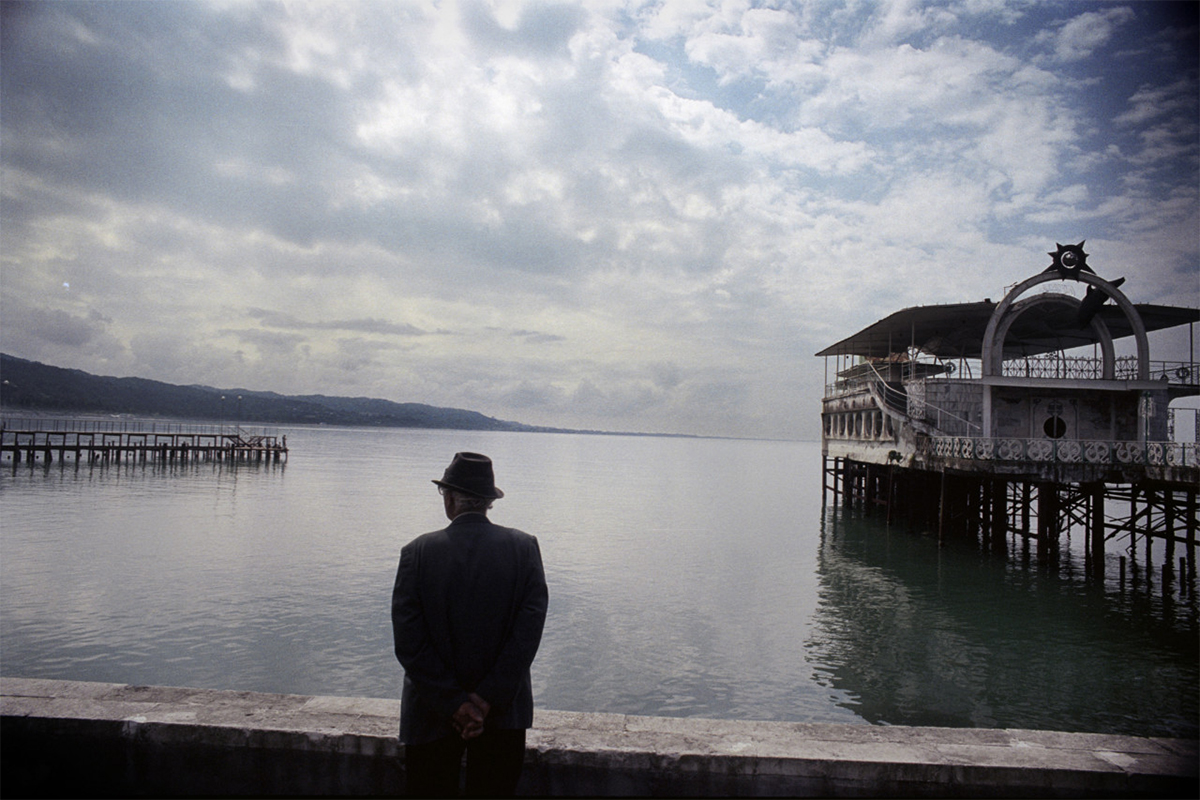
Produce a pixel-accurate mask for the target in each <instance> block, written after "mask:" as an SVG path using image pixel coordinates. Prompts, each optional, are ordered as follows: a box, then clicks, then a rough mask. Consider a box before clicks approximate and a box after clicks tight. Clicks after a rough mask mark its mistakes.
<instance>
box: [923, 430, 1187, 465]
mask: <svg viewBox="0 0 1200 800" xmlns="http://www.w3.org/2000/svg"><path fill="white" fill-rule="evenodd" d="M922 450H923V454H924V455H927V456H935V457H938V458H962V459H974V460H978V461H1013V462H1024V463H1063V464H1127V465H1146V466H1156V467H1191V468H1196V467H1200V444H1194V443H1190V442H1130V441H1121V442H1109V441H1094V440H1087V441H1080V440H1076V439H1017V438H1009V437H994V438H989V437H982V436H933V437H930V438H929V439H928V440H926V442H925V443H924V446H923V448H922Z"/></svg>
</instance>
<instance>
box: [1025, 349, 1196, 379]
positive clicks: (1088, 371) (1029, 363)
mask: <svg viewBox="0 0 1200 800" xmlns="http://www.w3.org/2000/svg"><path fill="white" fill-rule="evenodd" d="M1113 373H1114V374H1113V378H1114V379H1115V380H1119V381H1132V380H1137V377H1138V361H1137V357H1136V356H1121V357H1119V358H1117V359H1116V360H1115V361H1114V363H1113ZM1003 375H1004V376H1005V377H1006V378H1054V379H1072V378H1073V379H1079V380H1100V379H1101V378H1103V377H1104V362H1103V360H1102V359H1099V358H1091V357H1086V356H1064V355H1062V354H1061V353H1051V354H1048V355H1040V356H1030V357H1028V358H1014V359H1010V360H1008V361H1005V362H1004V364H1003ZM1163 378H1166V380H1167V382H1168V383H1170V384H1176V385H1196V384H1197V383H1200V365H1198V364H1195V363H1192V362H1189V361H1151V362H1150V380H1152V381H1158V380H1162V379H1163Z"/></svg>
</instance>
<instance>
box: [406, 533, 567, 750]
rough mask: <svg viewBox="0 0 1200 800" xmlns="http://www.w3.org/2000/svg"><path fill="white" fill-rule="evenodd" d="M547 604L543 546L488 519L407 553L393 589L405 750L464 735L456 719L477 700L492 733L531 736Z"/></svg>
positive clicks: (435, 536)
mask: <svg viewBox="0 0 1200 800" xmlns="http://www.w3.org/2000/svg"><path fill="white" fill-rule="evenodd" d="M547 603H548V593H547V590H546V576H545V572H544V570H543V568H542V554H541V550H540V549H539V548H538V542H537V539H536V538H534V537H533V536H530V535H529V534H527V533H524V532H522V531H519V530H516V529H514V528H504V527H501V526H499V525H494V524H492V522H491V521H489V520H488V518H487V516H485V515H484V514H461V515H459V516H458V517H456V518H455V519H454V521H453V522H451V523H450V524H449V525H448V526H447V527H446V528H444V529H442V530H440V531H433V532H431V533H426V534H424V535H422V536H418V537H417V538H416V539H414V540H413V541H411V542H409V543H408V544H407V545H405V546H404V548H403V549H402V550H401V551H400V566H399V568H398V569H397V570H396V583H395V586H394V587H393V589H392V635H393V637H394V639H395V644H396V658H397V659H399V660H400V664H401V666H403V667H404V690H403V693H402V695H401V707H400V742H401V743H402V744H422V743H425V742H430V741H433V740H435V739H439V738H442V737H444V736H452V735H457V734H456V733H455V731H454V728H453V726H452V725H451V722H450V718H451V716H452V715H453V714H454V712H455V711H456V710H458V708H459V706H461V705H462V704H463V703H464V702H466V700H467V699H468V698H467V695H468V693H470V692H475V693H477V694H478V695H479V696H480V697H482V698H483V699H484V700H486V701H487V702H488V703H490V704H491V710H490V711H489V713H488V716H487V719H486V722H485V727H488V728H506V729H523V728H528V727H530V726H531V725H532V724H533V688H532V686H531V684H530V678H529V667H530V665H531V664H532V663H533V657H534V655H535V654H536V653H537V649H538V645H539V644H540V643H541V639H542V626H543V624H544V623H545V620H546V606H547Z"/></svg>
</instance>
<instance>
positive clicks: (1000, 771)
mask: <svg viewBox="0 0 1200 800" xmlns="http://www.w3.org/2000/svg"><path fill="white" fill-rule="evenodd" d="M398 717H399V703H398V701H395V700H379V699H370V698H347V697H304V696H297V695H277V694H262V693H256V692H229V691H224V692H223V691H211V690H202V689H182V688H167V687H145V686H126V685H121V684H107V683H79V682H69V681H49V680H29V679H20V678H2V679H0V724H2V728H0V758H2V764H0V794H3V796H5V797H26V796H73V797H80V796H97V797H99V796H108V797H117V796H120V797H138V796H140V797H149V796H155V797H160V796H170V795H175V796H178V795H208V796H212V795H268V796H269V795H275V796H280V795H282V796H290V797H296V796H305V795H350V796H372V795H396V794H398V793H400V792H401V791H402V788H403V773H404V766H403V753H402V750H401V749H400V748H399V747H398V746H397V744H396V739H395V734H396V730H397V725H398ZM1197 748H1198V745H1197V742H1195V741H1183V740H1172V739H1145V738H1136V737H1126V736H1107V735H1098V734H1068V733H1054V732H1046V731H1019V730H977V729H948V728H906V727H875V726H870V725H818V724H802V723H781V722H745V721H725V720H700V719H668V718H662V717H635V716H626V715H621V714H580V713H572V712H555V711H539V712H538V713H537V717H536V720H535V724H534V728H533V729H532V730H531V731H530V733H529V738H528V751H527V754H526V770H525V775H524V776H523V778H522V783H521V786H520V791H521V792H522V793H524V794H534V795H553V796H650V795H656V796H671V795H674V796H697V797H699V796H731V795H758V796H767V795H786V796H821V797H881V796H887V797H962V796H972V797H975V796H982V797H1189V798H1194V797H1196V796H1197V788H1198V782H1197V760H1198V759H1197Z"/></svg>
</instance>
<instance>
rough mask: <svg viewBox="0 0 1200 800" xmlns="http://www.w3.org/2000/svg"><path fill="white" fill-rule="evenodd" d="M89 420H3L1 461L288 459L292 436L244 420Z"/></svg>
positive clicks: (91, 462)
mask: <svg viewBox="0 0 1200 800" xmlns="http://www.w3.org/2000/svg"><path fill="white" fill-rule="evenodd" d="M145 427H147V426H145V425H139V424H137V423H129V424H128V426H127V427H124V426H122V425H121V424H120V423H116V424H114V423H111V422H107V421H89V420H50V421H41V420H39V421H32V422H31V421H24V420H22V421H10V420H5V421H3V422H0V462H2V461H3V460H4V459H8V460H9V461H10V462H11V464H12V469H13V470H16V469H17V466H18V465H19V464H21V463H22V462H24V463H26V464H28V465H29V466H33V465H34V464H37V463H41V464H44V465H47V466H48V465H50V464H51V463H53V462H55V461H58V462H59V463H74V464H76V465H79V464H109V463H111V464H121V463H126V464H145V463H147V462H151V463H161V464H167V463H189V462H198V461H221V462H228V463H259V464H261V463H264V462H266V463H276V464H278V463H280V462H282V461H286V460H287V454H288V447H287V436H274V435H267V434H263V433H254V432H251V431H250V430H248V429H245V428H241V427H238V426H230V427H229V428H228V429H225V428H224V427H220V428H218V427H216V426H199V425H198V426H192V427H190V428H189V426H187V425H183V424H165V425H162V426H161V427H163V428H166V429H167V430H165V431H160V430H158V429H157V428H158V427H159V425H156V424H151V425H149V426H148V427H149V428H150V430H144V429H139V428H145Z"/></svg>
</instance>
